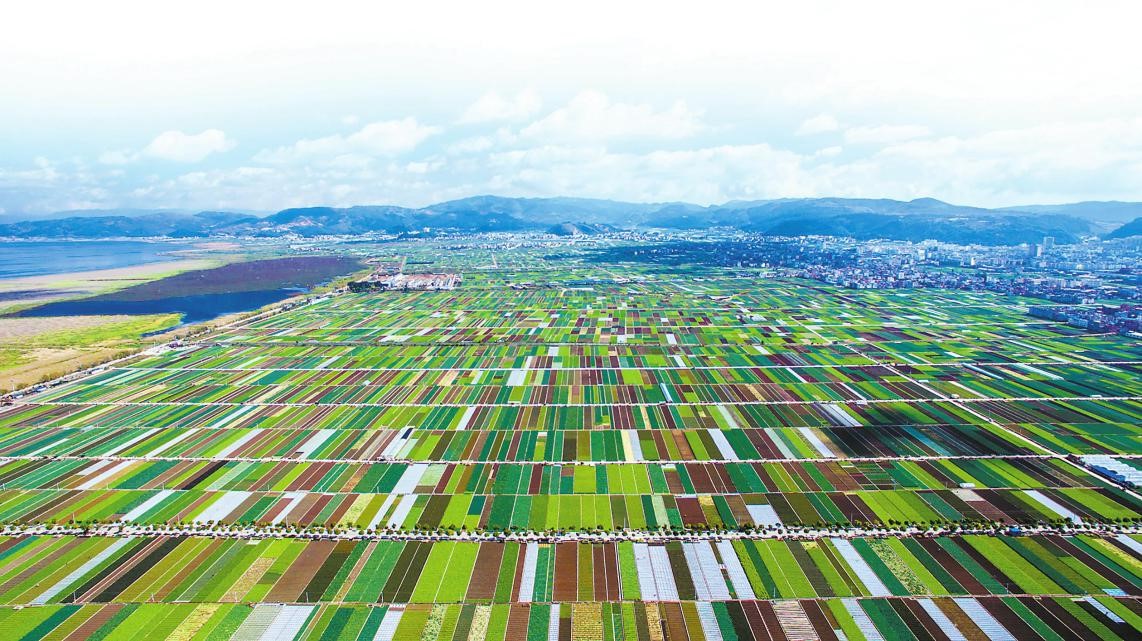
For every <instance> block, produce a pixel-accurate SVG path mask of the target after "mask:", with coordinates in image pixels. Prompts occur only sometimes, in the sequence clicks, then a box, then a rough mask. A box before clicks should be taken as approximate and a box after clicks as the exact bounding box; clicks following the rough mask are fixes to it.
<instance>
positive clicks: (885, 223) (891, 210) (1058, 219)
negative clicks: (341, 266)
mask: <svg viewBox="0 0 1142 641" xmlns="http://www.w3.org/2000/svg"><path fill="white" fill-rule="evenodd" d="M1139 216H1142V203H1123V202H1103V203H1096V202H1082V203H1074V204H1069V205H1028V206H1026V207H1007V208H1002V209H984V208H980V207H965V206H960V205H952V204H949V203H945V202H942V201H939V200H935V199H933V198H918V199H916V200H910V201H900V200H890V199H860V198H786V199H779V200H759V201H732V202H728V203H725V204H723V205H713V206H709V207H706V206H701V205H694V204H690V203H626V202H617V201H612V200H594V199H587V198H504V197H499V196H475V197H472V198H464V199H460V200H452V201H448V202H443V203H439V204H435V205H430V206H428V207H422V208H418V209H414V208H407V207H398V206H392V205H379V206H359V207H347V208H334V207H304V208H294V209H285V210H282V211H279V212H277V213H275V214H271V215H268V216H258V215H255V214H251V213H249V212H226V211H222V212H197V213H191V212H186V211H179V210H120V211H114V210H111V211H107V212H65V213H64V214H63V215H61V216H56V217H45V218H40V219H36V220H26V221H22V222H15V223H8V224H0V237H8V238H82V239H94V238H118V237H128V238H143V237H154V236H168V237H175V238H190V237H213V236H260V237H274V236H284V235H287V234H294V235H297V236H302V237H314V236H323V235H354V234H365V233H371V232H376V233H388V234H401V233H410V232H420V231H425V230H430V231H458V232H489V231H524V230H531V231H548V232H550V233H555V234H562V235H568V234H576V233H579V234H592V233H605V232H606V231H609V230H611V229H616V228H649V227H657V228H673V229H705V228H710V227H732V228H737V229H741V230H743V231H748V232H759V233H763V234H770V235H787V236H796V235H825V236H852V237H854V238H858V239H864V240H868V239H877V238H883V239H890V240H912V241H920V240H926V239H932V240H941V241H945V242H955V243H962V244H968V243H979V244H985V245H1007V244H1018V243H1024V242H1027V243H1035V242H1039V241H1041V240H1042V239H1043V237H1044V236H1053V237H1054V238H1055V241H1056V242H1057V243H1073V242H1076V241H1077V240H1079V239H1080V238H1081V237H1083V236H1092V235H1098V234H1105V233H1107V232H1112V235H1116V234H1117V233H1118V232H1113V231H1112V230H1114V229H1116V228H1118V227H1120V226H1121V224H1122V223H1123V222H1126V221H1129V220H1131V219H1134V218H1137V217H1139ZM569 221H573V222H569ZM1135 223H1137V220H1135V221H1134V223H1132V224H1135ZM1127 226H1129V225H1127Z"/></svg>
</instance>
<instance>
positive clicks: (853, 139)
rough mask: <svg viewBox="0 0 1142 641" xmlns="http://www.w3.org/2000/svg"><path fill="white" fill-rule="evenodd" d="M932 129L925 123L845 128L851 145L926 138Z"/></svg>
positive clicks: (846, 139) (846, 136) (847, 140)
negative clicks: (924, 124)
mask: <svg viewBox="0 0 1142 641" xmlns="http://www.w3.org/2000/svg"><path fill="white" fill-rule="evenodd" d="M931 133H932V132H931V130H929V129H928V128H927V127H925V126H923V125H877V126H874V127H851V128H849V129H846V130H845V142H846V143H848V144H850V145H860V144H882V145H883V144H888V143H894V142H902V141H905V140H912V139H914V138H924V137H926V136H929V135H930V134H931Z"/></svg>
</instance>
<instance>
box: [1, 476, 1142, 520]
mask: <svg viewBox="0 0 1142 641" xmlns="http://www.w3.org/2000/svg"><path fill="white" fill-rule="evenodd" d="M113 465H114V463H110V464H109V466H108V467H109V469H110V467H111V466H113ZM584 469H589V468H584ZM208 472H209V468H208V467H207V468H205V469H204V470H203V472H201V473H200V474H205V473H208ZM410 472H412V473H413V474H414V475H416V477H417V478H415V479H412V480H411V481H409V480H408V479H407V475H406V476H405V477H402V479H401V480H400V481H398V488H397V489H398V492H400V493H390V494H372V493H366V494H361V493H345V494H335V493H331V492H304V491H287V492H260V491H259V492H252V491H244V490H235V491H213V490H208V489H189V490H183V489H163V490H104V489H102V488H100V487H98V486H91V487H81V488H78V489H73V490H3V491H0V522H7V523H22V524H35V523H39V524H42V523H69V522H78V523H91V522H111V521H129V522H132V523H137V524H153V525H163V524H178V523H198V524H214V523H221V524H256V525H280V526H283V527H285V526H301V527H323V526H342V527H351V528H354V529H357V530H382V529H385V528H397V529H404V530H414V529H415V530H431V529H435V528H455V529H462V528H463V529H468V530H478V529H483V530H492V531H506V530H509V529H510V530H535V531H543V532H553V531H560V530H573V531H584V530H595V529H598V528H601V529H604V530H623V529H631V530H639V531H642V530H658V529H664V528H672V529H681V528H696V529H699V530H704V529H708V528H751V527H777V526H781V525H801V526H818V525H824V526H849V525H853V524H876V525H882V526H884V525H887V526H893V525H898V524H921V525H925V524H945V525H948V524H957V523H959V524H963V523H968V524H970V523H979V522H985V521H986V522H1002V523H1006V524H1016V523H1025V524H1033V523H1061V522H1063V521H1065V520H1070V521H1071V522H1074V523H1079V522H1088V523H1089V522H1102V523H1105V522H1111V521H1113V522H1122V521H1127V522H1133V521H1135V520H1137V519H1138V518H1139V516H1140V513H1139V511H1138V509H1137V500H1136V499H1135V498H1134V497H1133V496H1131V495H1130V494H1128V493H1126V492H1124V491H1122V490H1119V489H1043V490H985V489H974V490H973V489H954V490H919V491H917V490H876V491H857V492H805V493H788V492H771V493H748V494H697V495H694V494H689V495H687V494H594V495H554V496H552V495H535V496H530V495H514V494H506V495H485V494H448V493H443V494H431V495H429V494H415V493H412V492H413V491H414V489H415V488H414V485H415V484H417V483H420V482H422V481H423V482H424V483H425V484H426V485H428V486H431V485H432V482H431V481H429V480H425V479H423V478H422V476H421V475H423V472H424V471H423V470H416V469H414V470H410ZM197 478H198V477H197V476H187V477H184V479H174V481H181V482H175V483H172V485H171V487H178V486H179V485H191V486H195V487H196V488H197V486H198V483H197ZM95 480H96V481H98V478H96V479H95Z"/></svg>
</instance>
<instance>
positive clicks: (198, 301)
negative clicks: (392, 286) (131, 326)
mask: <svg viewBox="0 0 1142 641" xmlns="http://www.w3.org/2000/svg"><path fill="white" fill-rule="evenodd" d="M362 266H363V265H362V264H361V263H360V262H358V261H357V259H355V258H350V257H345V256H290V257H284V258H269V259H260V260H250V261H239V262H236V263H228V264H226V265H222V266H220V267H212V268H210V269H201V270H195V271H189V272H183V273H181V274H175V275H173V276H167V277H166V278H160V279H158V280H153V281H149V282H145V283H140V284H138V285H133V286H131V287H128V288H126V289H121V290H118V291H114V292H108V293H105V294H99V295H97V296H90V297H88V298H76V299H71V300H60V301H53V302H48V303H44V304H42V305H38V306H36V307H30V308H26V309H21V310H19V311H16V312H13V314H12V315H13V316H24V317H28V316H33V317H45V316H93V315H94V316H99V315H119V314H126V315H141V314H170V313H176V314H181V315H182V323H183V324H188V323H198V322H201V321H208V320H211V319H214V318H217V317H219V316H225V315H226V314H233V313H235V312H245V311H250V310H254V309H258V308H259V307H262V306H264V305H269V304H271V303H276V302H278V301H281V300H285V299H286V298H289V297H290V296H296V295H298V294H302V293H304V292H307V291H309V290H311V289H312V288H313V287H314V286H316V285H320V284H322V283H327V282H329V281H331V280H333V279H335V278H338V277H340V276H344V275H347V274H351V273H353V272H355V271H358V270H360V269H361V268H362Z"/></svg>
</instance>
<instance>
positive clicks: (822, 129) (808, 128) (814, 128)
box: [795, 114, 841, 136]
mask: <svg viewBox="0 0 1142 641" xmlns="http://www.w3.org/2000/svg"><path fill="white" fill-rule="evenodd" d="M840 128H841V123H839V122H837V119H836V118H834V117H833V116H831V115H829V114H821V115H819V116H813V117H812V118H808V119H806V120H804V121H803V122H802V123H801V126H800V127H798V128H797V131H796V132H795V133H796V134H797V135H798V136H811V135H813V134H823V133H827V132H830V131H836V130H838V129H840Z"/></svg>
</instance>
